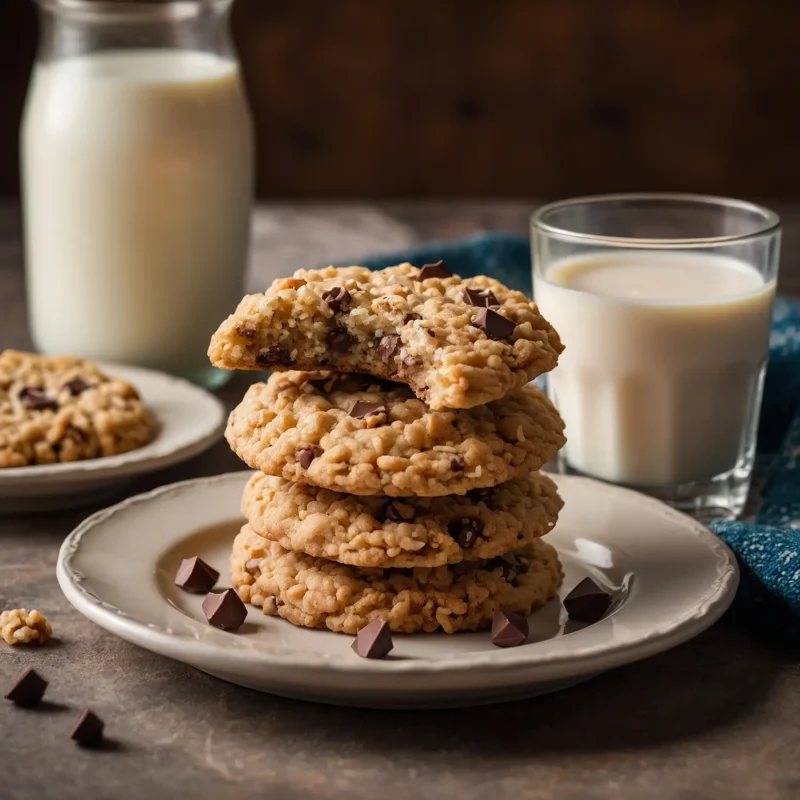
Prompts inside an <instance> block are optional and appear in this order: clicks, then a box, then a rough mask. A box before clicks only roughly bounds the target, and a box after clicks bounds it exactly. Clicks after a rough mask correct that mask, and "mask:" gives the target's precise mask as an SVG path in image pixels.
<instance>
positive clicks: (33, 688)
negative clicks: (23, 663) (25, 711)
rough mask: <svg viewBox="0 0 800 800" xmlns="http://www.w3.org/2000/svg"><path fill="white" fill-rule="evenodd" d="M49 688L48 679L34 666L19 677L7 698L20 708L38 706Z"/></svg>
mask: <svg viewBox="0 0 800 800" xmlns="http://www.w3.org/2000/svg"><path fill="white" fill-rule="evenodd" d="M46 689H47V681H46V680H45V679H44V678H43V677H42V676H41V675H40V674H39V673H38V672H37V671H36V670H35V669H33V668H28V669H26V670H25V672H23V673H22V675H20V676H19V678H17V680H16V682H15V683H14V685H13V686H12V687H11V688H10V689H9V690H8V693H7V694H6V696H5V698H6V700H10V701H11V702H12V703H13V704H14V705H15V706H19V707H20V708H34V707H35V706H38V705H39V703H40V702H41V699H42V698H43V697H44V693H45V691H46Z"/></svg>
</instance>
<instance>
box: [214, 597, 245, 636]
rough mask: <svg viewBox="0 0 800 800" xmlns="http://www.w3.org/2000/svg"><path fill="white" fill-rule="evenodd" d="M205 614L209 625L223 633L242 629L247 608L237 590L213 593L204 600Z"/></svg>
mask: <svg viewBox="0 0 800 800" xmlns="http://www.w3.org/2000/svg"><path fill="white" fill-rule="evenodd" d="M203 613H204V614H205V615H206V619H207V620H208V624H209V625H213V626H214V627H215V628H221V629H222V630H223V631H235V630H236V629H237V628H241V627H242V624H243V623H244V621H245V619H246V618H247V606H246V605H245V604H244V603H243V602H242V601H241V599H240V598H239V595H238V594H236V590H235V589H226V590H225V591H224V592H218V593H216V594H215V593H213V592H212V593H211V594H208V595H206V599H205V600H203Z"/></svg>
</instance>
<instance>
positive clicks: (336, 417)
mask: <svg viewBox="0 0 800 800" xmlns="http://www.w3.org/2000/svg"><path fill="white" fill-rule="evenodd" d="M563 429H564V423H563V422H562V421H561V418H560V417H559V415H558V412H557V411H556V410H555V408H554V407H553V406H552V405H551V403H550V402H549V400H547V398H546V397H545V396H544V395H543V394H542V393H541V392H540V391H539V390H538V389H536V388H534V387H533V386H525V387H524V388H522V389H517V390H516V391H514V392H512V393H511V394H509V395H508V396H506V397H504V398H503V399H502V400H496V401H495V402H493V403H490V404H489V405H486V406H480V407H478V408H471V409H463V410H458V411H455V410H449V411H432V410H431V409H430V408H428V407H427V406H426V405H425V404H424V403H423V402H422V401H421V400H418V399H417V398H416V397H414V395H413V394H412V392H411V390H410V389H409V388H408V387H407V386H405V385H404V384H398V383H388V382H381V381H380V380H377V379H375V378H371V377H369V376H357V375H336V374H333V375H331V374H325V373H316V374H315V373H307V372H277V373H274V374H273V375H272V376H271V377H270V378H269V380H268V381H267V383H261V384H255V385H254V386H251V387H250V388H249V389H248V391H247V393H246V394H245V397H244V400H243V401H242V402H241V403H240V404H239V406H237V407H236V408H235V409H234V410H233V412H232V413H231V415H230V418H229V420H228V426H227V430H226V434H225V435H226V437H227V439H228V442H229V443H230V445H231V447H232V448H233V450H234V452H235V453H236V454H237V455H238V456H239V457H240V458H241V459H242V460H243V461H245V462H246V463H247V464H248V465H249V466H251V467H252V468H253V469H257V470H260V471H261V472H264V473H265V474H267V475H274V476H277V477H281V478H284V479H285V480H287V481H291V482H300V483H311V484H313V485H315V486H321V487H322V488H325V489H332V490H334V491H339V492H348V493H350V494H359V495H375V494H385V495H390V496H394V497H401V496H409V495H417V496H419V497H436V496H439V495H446V494H464V493H465V492H467V491H468V490H469V489H477V488H481V487H486V486H494V485H496V484H498V483H503V482H505V481H507V480H510V479H512V478H514V477H516V476H518V475H526V474H528V473H530V472H534V471H535V470H538V469H539V468H540V467H541V466H542V465H544V464H545V463H547V462H548V461H549V460H550V459H551V458H553V456H554V455H555V454H556V453H557V452H558V450H559V448H560V447H562V446H563V444H564V442H565V441H566V440H565V439H564V435H563Z"/></svg>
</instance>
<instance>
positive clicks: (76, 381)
mask: <svg viewBox="0 0 800 800" xmlns="http://www.w3.org/2000/svg"><path fill="white" fill-rule="evenodd" d="M64 388H65V389H66V390H67V391H68V392H69V393H70V394H71V395H72V396H73V397H77V396H78V395H79V394H83V393H84V392H85V391H86V390H87V389H91V388H92V384H91V383H89V382H88V381H85V380H84V379H83V378H81V377H80V376H78V377H77V378H73V379H72V380H71V381H68V382H67V383H65V384H64Z"/></svg>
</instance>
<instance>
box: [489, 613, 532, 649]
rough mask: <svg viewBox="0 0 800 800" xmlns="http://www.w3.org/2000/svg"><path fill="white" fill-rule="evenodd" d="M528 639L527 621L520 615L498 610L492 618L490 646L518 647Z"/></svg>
mask: <svg viewBox="0 0 800 800" xmlns="http://www.w3.org/2000/svg"><path fill="white" fill-rule="evenodd" d="M527 638H528V620H527V618H526V617H524V616H522V614H516V613H515V612H513V611H506V610H504V609H502V608H498V609H497V610H496V611H495V612H494V617H493V618H492V644H493V645H496V646H497V647H518V646H519V645H521V644H524V643H525V640H526V639H527Z"/></svg>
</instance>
